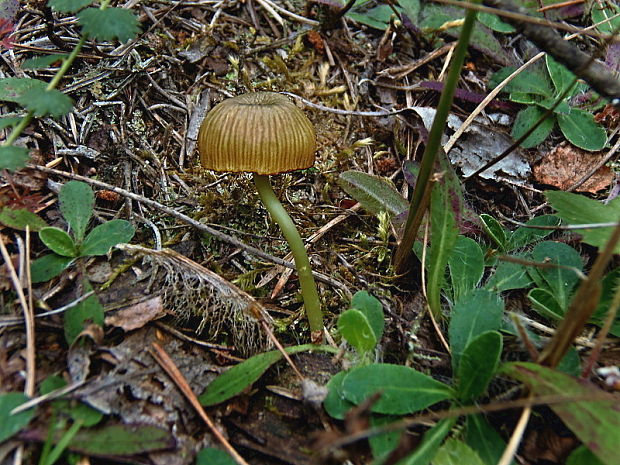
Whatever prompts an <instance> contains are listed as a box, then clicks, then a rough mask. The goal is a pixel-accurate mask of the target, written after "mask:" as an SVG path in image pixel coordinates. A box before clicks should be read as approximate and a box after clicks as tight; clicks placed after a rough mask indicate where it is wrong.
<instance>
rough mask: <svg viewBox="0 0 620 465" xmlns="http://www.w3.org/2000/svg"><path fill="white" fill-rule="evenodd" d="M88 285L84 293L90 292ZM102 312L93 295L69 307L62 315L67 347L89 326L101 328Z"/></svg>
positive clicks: (96, 298)
mask: <svg viewBox="0 0 620 465" xmlns="http://www.w3.org/2000/svg"><path fill="white" fill-rule="evenodd" d="M91 289H92V288H91V287H90V285H87V286H84V292H90V290H91ZM104 316H105V315H104V311H103V306H102V305H101V302H99V297H97V295H95V294H93V295H91V296H90V297H88V298H87V299H86V300H83V301H82V302H80V303H78V304H77V305H74V306H73V307H70V308H69V309H68V310H67V311H66V312H65V313H64V327H65V340H66V341H67V343H68V344H69V345H71V344H73V341H75V339H76V338H77V337H78V336H79V334H80V333H81V332H82V331H83V330H84V329H85V328H86V327H87V326H88V325H90V324H95V325H98V326H103V320H104Z"/></svg>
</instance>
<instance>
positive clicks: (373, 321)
mask: <svg viewBox="0 0 620 465" xmlns="http://www.w3.org/2000/svg"><path fill="white" fill-rule="evenodd" d="M351 308H355V309H357V310H359V311H360V312H362V313H363V314H364V315H365V316H366V318H368V322H369V323H370V327H371V328H372V330H373V332H374V333H375V336H376V338H377V341H379V340H381V337H382V336H383V328H384V326H385V320H384V315H383V305H382V304H381V302H380V301H379V299H377V298H376V297H374V296H372V295H371V294H370V293H369V292H368V291H358V292H356V293H355V295H354V296H353V299H351Z"/></svg>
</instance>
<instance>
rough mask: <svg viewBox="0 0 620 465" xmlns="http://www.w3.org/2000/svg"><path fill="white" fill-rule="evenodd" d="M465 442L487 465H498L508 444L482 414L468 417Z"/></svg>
mask: <svg viewBox="0 0 620 465" xmlns="http://www.w3.org/2000/svg"><path fill="white" fill-rule="evenodd" d="M465 441H466V442H467V444H468V445H469V447H471V448H472V449H473V450H474V451H476V453H477V454H478V456H479V457H480V458H481V459H482V460H483V462H484V463H485V464H486V465H496V464H497V463H498V462H499V460H500V458H501V456H502V455H503V453H504V449H506V442H505V441H504V440H503V439H502V437H501V436H500V435H499V433H498V432H497V431H496V430H495V429H494V428H493V427H492V426H491V425H490V424H489V422H488V421H487V420H486V418H485V417H484V416H483V415H482V414H476V415H468V416H467V428H466V430H465ZM512 464H514V461H513V462H512Z"/></svg>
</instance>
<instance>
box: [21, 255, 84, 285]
mask: <svg viewBox="0 0 620 465" xmlns="http://www.w3.org/2000/svg"><path fill="white" fill-rule="evenodd" d="M73 260H74V258H73V257H63V256H62V255H56V254H55V253H51V254H48V255H44V256H42V257H40V258H37V259H36V260H34V261H33V262H32V264H31V265H30V276H31V280H32V282H33V283H43V282H45V281H49V280H50V279H52V278H55V277H56V276H58V275H59V274H60V273H62V272H63V271H64V270H66V269H67V268H68V267H69V265H71V263H73Z"/></svg>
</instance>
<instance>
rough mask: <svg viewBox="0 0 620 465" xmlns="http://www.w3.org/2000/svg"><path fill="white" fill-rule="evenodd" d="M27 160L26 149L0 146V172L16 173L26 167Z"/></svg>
mask: <svg viewBox="0 0 620 465" xmlns="http://www.w3.org/2000/svg"><path fill="white" fill-rule="evenodd" d="M29 159H30V154H29V153H28V149H25V148H24V147H16V146H15V145H3V146H0V170H9V171H16V170H18V169H20V168H23V167H24V166H26V163H27V162H28V160H29Z"/></svg>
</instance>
